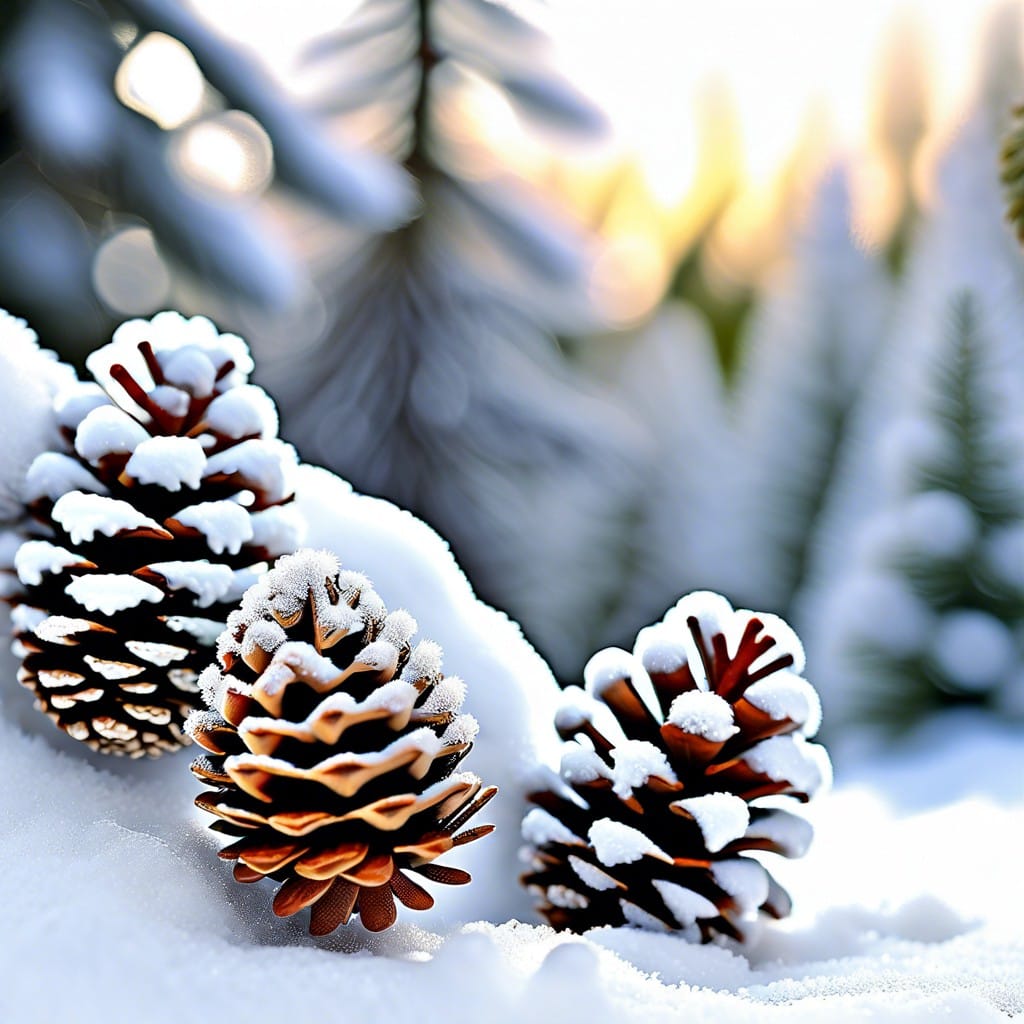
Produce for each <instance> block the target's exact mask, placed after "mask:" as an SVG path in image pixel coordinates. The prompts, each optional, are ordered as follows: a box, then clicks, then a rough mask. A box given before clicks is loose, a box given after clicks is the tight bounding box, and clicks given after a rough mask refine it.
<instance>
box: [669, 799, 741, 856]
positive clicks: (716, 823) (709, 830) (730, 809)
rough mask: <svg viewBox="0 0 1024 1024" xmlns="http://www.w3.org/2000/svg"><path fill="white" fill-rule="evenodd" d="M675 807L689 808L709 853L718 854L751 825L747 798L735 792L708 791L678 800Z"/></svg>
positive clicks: (688, 812)
mask: <svg viewBox="0 0 1024 1024" xmlns="http://www.w3.org/2000/svg"><path fill="white" fill-rule="evenodd" d="M672 806H673V807H678V808H680V809H681V810H684V811H686V813H687V814H689V815H690V816H691V817H692V818H693V820H694V821H695V822H697V826H698V828H699V829H700V831H701V835H703V837H704V845H705V846H706V847H707V849H708V852H709V853H718V851H719V850H721V849H722V848H723V847H725V846H727V845H728V844H729V843H731V842H732V841H733V840H734V839H739V838H740V837H741V836H743V835H744V834H745V833H746V831H747V826H748V825H749V824H750V808H749V807H748V805H747V803H746V801H745V800H742V799H741V798H740V797H738V796H735V795H733V794H732V793H708V794H707V795H706V796H695V797H690V798H689V799H686V800H676V801H675V802H674V803H673V804H672Z"/></svg>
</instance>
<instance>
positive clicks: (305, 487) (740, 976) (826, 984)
mask: <svg viewBox="0 0 1024 1024" xmlns="http://www.w3.org/2000/svg"><path fill="white" fill-rule="evenodd" d="M299 502H300V503H301V504H302V506H303V507H304V508H305V510H306V511H307V512H308V513H312V514H313V517H314V520H315V521H314V524H313V526H314V531H315V532H317V537H316V541H315V542H316V543H318V544H328V543H331V542H334V543H333V545H332V546H335V548H336V550H339V553H340V555H341V557H342V559H343V561H344V562H345V564H347V565H353V566H354V565H358V566H359V567H360V568H361V569H364V570H365V571H366V572H367V574H368V575H369V576H370V577H371V578H372V579H373V580H374V585H375V587H376V588H377V589H378V590H379V592H380V593H381V594H382V595H383V596H384V597H385V599H386V600H387V601H388V604H389V606H392V607H393V606H396V605H398V604H404V605H406V606H408V607H409V608H410V609H411V610H413V611H414V613H415V614H416V617H417V619H418V620H419V622H420V627H421V632H422V633H423V634H424V635H426V636H430V637H431V638H432V639H435V640H437V641H438V642H440V643H441V644H442V645H443V646H444V667H445V671H457V672H458V674H459V675H460V676H462V677H464V678H465V679H466V681H467V684H468V686H467V696H466V708H467V710H469V711H471V712H472V713H473V714H474V715H476V717H478V718H479V719H480V721H481V735H480V738H479V740H478V743H477V747H476V748H475V749H474V751H473V753H472V754H471V755H470V757H469V758H468V759H467V761H466V762H465V764H466V767H467V768H469V769H470V770H473V771H476V772H477V773H479V774H480V775H481V777H483V778H484V780H485V781H488V782H497V783H498V784H499V785H500V786H502V793H501V794H500V795H499V797H498V798H496V799H495V800H494V801H492V803H491V804H490V805H488V807H487V808H486V810H485V811H484V812H483V813H482V814H481V815H480V820H486V821H498V822H499V824H502V823H504V824H502V827H501V828H500V830H499V831H498V832H497V833H495V834H494V835H493V836H490V837H487V838H486V839H483V840H481V841H480V842H478V843H473V844H470V845H469V846H468V847H467V848H465V851H460V853H463V856H464V858H465V859H464V860H463V861H462V863H463V864H465V865H466V866H470V867H471V869H472V870H473V872H474V875H475V879H474V882H473V883H472V884H470V885H469V886H465V887H461V888H459V889H455V888H450V887H439V886H432V889H433V890H434V891H435V894H436V895H437V897H438V907H437V912H436V913H435V914H434V915H433V916H432V917H428V915H425V914H420V915H414V914H411V913H410V914H404V913H403V915H402V916H401V918H400V921H399V924H398V925H396V926H395V927H394V928H393V929H391V930H390V931H388V932H386V933H384V934H382V935H380V936H371V935H368V934H367V933H366V932H364V931H363V930H362V928H361V927H360V926H359V925H358V924H354V925H352V926H350V927H349V928H346V929H342V930H340V931H338V932H336V933H334V934H333V935H331V936H329V937H326V938H324V939H312V938H310V937H309V936H307V935H306V934H305V924H306V922H305V920H304V916H305V915H298V916H297V917H296V918H289V919H285V920H281V919H277V918H275V917H274V915H273V914H272V913H271V912H270V896H271V892H272V889H273V886H272V885H271V884H269V883H268V884H260V885H255V886H243V885H238V884H236V883H234V882H233V881H232V880H231V878H230V872H229V871H228V870H227V869H226V868H225V865H224V864H223V863H222V862H220V861H219V860H218V859H217V857H216V855H215V851H216V849H217V848H218V847H219V845H220V842H219V841H218V838H217V837H216V836H215V835H214V834H213V833H210V832H209V831H208V830H207V829H206V828H205V823H206V816H205V815H202V814H201V813H200V812H199V811H198V810H197V809H195V808H194V807H193V805H192V800H193V797H194V796H195V795H196V793H197V792H198V790H199V787H198V786H197V784H196V782H195V780H194V779H193V778H192V776H191V774H190V773H189V772H188V770H187V763H188V760H189V756H188V754H187V753H186V754H183V755H181V756H168V757H165V758H162V759H160V760H159V761H156V762H153V763H148V762H147V763H141V764H140V763H138V762H121V761H114V760H113V759H110V758H101V757H99V756H96V755H92V754H90V753H89V752H88V751H86V750H85V749H84V748H83V747H82V745H81V744H77V743H75V742H74V741H72V740H70V739H69V738H67V737H65V736H63V735H62V734H60V733H59V732H58V731H57V730H55V729H54V728H53V727H52V726H51V725H50V723H49V722H47V721H46V720H45V718H43V716H41V715H39V714H38V712H36V711H35V710H34V709H33V708H32V702H31V700H30V699H29V698H28V695H27V694H26V693H24V691H22V689H21V688H20V687H19V686H18V685H17V684H16V683H15V681H14V673H15V664H14V662H13V659H10V658H8V659H7V660H6V661H5V663H4V665H5V669H6V671H5V672H4V682H3V684H2V685H0V771H2V773H3V778H4V780H5V785H4V786H3V788H2V790H0V809H2V813H0V821H2V822H3V823H4V824H3V826H2V827H0V861H2V863H3V864H4V866H5V867H4V871H3V873H2V874H0V898H2V900H3V906H4V907H5V920H6V922H7V931H6V937H7V941H6V942H5V947H4V984H3V986H2V987H0V1019H3V1020H11V1021H22V1020H32V1019H38V1018H39V1012H40V1007H41V1003H40V992H41V991H45V993H46V995H45V1015H46V1019H58V1020H74V1021H75V1022H76V1024H100V1022H103V1021H108V1020H110V1019H111V1013H112V1010H111V1006H112V999H115V998H116V1000H117V1005H127V1004H129V1003H130V1004H134V1005H138V1006H144V1007H145V1016H146V1020H147V1022H152V1024H165V1022H166V1024H172V1022H173V1024H180V1022H183V1021H184V1022H192V1021H197V1022H198V1021H199V1020H208V1019H252V1020H257V1019H263V1018H268V1019H269V1018H272V1017H277V1016H282V1017H287V1019H288V1020H289V1021H290V1022H292V1024H306V1022H308V1024H314V1022H316V1024H320V1022H324V1021H333V1020H337V1019H339V1016H340V1013H341V1011H340V1009H339V998H343V1001H344V1007H343V1008H344V1017H345V1019H351V1020H359V1021H361V1022H365V1024H384V1022H389V1024H394V1022H397V1024H405V1022H409V1024H413V1022H415V1024H435V1022H436V1024H463V1022H465V1024H469V1022H478V1021H480V1020H482V1019H487V1020H489V1021H494V1022H495V1024H513V1022H515V1024H519V1022H521V1021H522V1020H523V1019H536V1020H543V1021H548V1020H550V1021H559V1022H562V1021H564V1022H582V1021H586V1022H587V1024H595V1022H602V1024H603V1022H608V1024H613V1022H614V1024H663V1022H664V1024H669V1022H674V1021H678V1020H680V1019H686V1020H692V1021H696V1022H715V1024H747V1022H754V1024H760V1022H765V1024H776V1022H781V1021H785V1022H787V1024H789V1022H792V1024H817V1022H820V1021H822V1020H828V1021H830V1024H846V1022H850V1024H852V1022H860V1021H863V1020H865V1019H871V1020H872V1021H873V1022H881V1024H889V1022H893V1024H904V1022H910V1024H915V1022H924V1021H931V1020H935V1019H945V1020H955V1021H957V1022H958V1024H989V1022H992V1024H995V1022H1002V1021H1005V1020H1006V1019H1007V1016H1006V1014H1008V1013H1018V1014H1019V1013H1022V1012H1024V980H1022V979H1024V941H1022V939H1021V927H1020V924H1021V921H1022V920H1024V890H1022V887H1021V885H1020V864H1019V859H1020V852H1019V835H1020V822H1021V820H1022V817H1024V776H1022V774H1021V773H1020V772H1017V771H1011V770H1008V769H1009V767H1010V766H1013V765H1017V764H1020V763H1021V759H1022V756H1024V738H1022V736H1021V734H1020V733H1019V731H1018V732H1013V731H1011V730H1009V729H1008V728H1006V727H1004V726H1001V725H1000V724H999V723H998V721H995V720H993V719H992V718H991V717H989V718H983V717H981V716H977V717H966V716H964V717H956V718H954V717H947V718H946V719H945V720H943V721H937V722H936V723H935V725H934V726H933V727H930V728H926V729H924V730H921V731H920V732H919V733H918V734H917V735H916V736H915V737H913V738H912V739H911V740H910V741H909V742H905V743H904V745H903V746H902V747H900V748H896V747H894V745H893V744H891V743H890V742H884V743H883V742H878V743H875V744H868V743H862V744H860V745H854V746H849V745H848V747H847V749H846V750H840V751H835V753H836V761H837V764H838V765H839V780H840V781H839V785H838V787H837V789H836V790H834V791H833V793H832V794H831V795H828V796H826V797H823V798H821V799H818V800H816V801H814V802H812V804H811V805H810V806H809V808H808V810H807V812H806V813H807V814H808V816H809V817H811V818H812V819H813V822H814V825H815V828H816V836H815V842H814V844H813V846H812V848H811V850H810V852H809V853H808V855H807V857H806V858H804V859H803V860H800V861H793V862H789V861H783V860H779V859H777V858H772V861H771V869H772V871H773V873H775V874H776V875H777V876H778V877H779V879H780V881H781V882H782V883H783V884H784V885H786V886H787V888H788V889H789V890H790V892H791V893H792V895H793V897H794V900H795V904H796V905H795V912H794V915H793V917H792V918H790V919H789V920H787V921H785V922H781V923H774V922H773V923H770V924H766V925H765V926H764V927H763V929H760V930H759V931H758V932H757V933H755V934H754V935H753V936H752V938H751V941H750V943H749V945H748V946H747V947H744V948H742V949H740V948H738V947H736V946H734V945H731V944H726V945H721V946H719V945H712V946H700V945H695V944H690V943H687V942H685V941H683V940H682V939H680V938H679V937H678V936H675V935H670V934H656V933H648V932H641V931H638V930H635V929H630V928H622V929H607V928H606V929H598V930H596V931H593V932H590V933H589V934H588V935H586V936H583V937H575V936H571V935H567V934H564V933H555V932H553V931H551V930H550V929H549V928H547V927H545V926H543V925H540V924H536V923H519V922H517V921H515V920H508V918H509V917H511V916H513V915H516V914H518V915H519V916H520V917H521V918H522V919H523V921H525V922H535V921H536V919H535V918H534V917H533V916H532V915H530V914H529V912H528V911H527V910H526V909H525V907H526V906H528V905H529V904H530V903H531V902H532V900H531V899H530V898H529V897H528V896H526V895H524V894H520V892H519V890H518V887H517V885H516V882H515V879H516V875H517V874H518V872H519V870H521V865H519V864H518V863H516V861H515V857H514V850H515V848H516V847H517V846H518V844H519V837H518V828H517V827H516V826H515V824H513V822H516V823H517V822H518V819H519V815H520V808H519V806H518V801H517V800H516V795H517V789H516V787H517V784H518V783H517V776H518V772H519V771H520V770H525V769H527V768H528V767H529V765H530V764H532V760H533V755H532V753H531V752H530V751H529V747H530V743H529V742H527V741H528V740H531V739H533V740H542V739H543V737H544V736H545V732H544V730H542V728H541V724H542V723H543V725H544V726H545V728H546V727H547V725H548V724H549V723H550V715H551V712H552V710H553V707H554V704H555V698H556V697H557V695H556V694H554V693H553V683H552V682H551V681H550V679H549V677H548V676H547V675H546V673H545V670H544V667H543V665H542V663H541V662H540V661H539V659H537V658H536V656H535V655H534V654H533V652H532V651H531V650H530V648H529V647H528V646H527V645H526V644H525V642H524V641H523V640H522V639H521V638H520V637H519V635H518V632H517V631H516V629H515V627H514V626H512V625H511V624H510V623H509V622H508V621H507V620H506V619H505V618H504V617H503V616H501V615H499V614H498V613H496V612H494V611H491V610H490V609H488V608H485V607H484V606H482V605H480V604H478V603H477V602H476V601H475V600H474V599H473V598H472V595H471V593H470V591H469V587H468V584H466V582H465V580H464V579H463V578H462V577H461V576H460V575H459V573H458V571H457V570H456V569H455V566H454V563H453V562H452V560H451V557H450V555H449V554H448V552H447V550H446V549H445V547H444V545H443V543H442V542H441V541H440V540H439V539H438V538H437V537H436V535H434V534H433V533H432V532H431V531H429V530H428V529H427V528H426V527H425V526H423V525H422V524H420V523H418V522H417V521H415V520H413V519H412V517H410V516H408V515H407V514H405V513H401V512H399V511H398V510H397V509H395V508H394V507H393V506H390V505H388V504H387V503H384V502H380V501H376V500H373V499H367V498H362V497H358V496H356V495H353V494H351V492H349V491H348V489H347V488H346V487H345V485H344V484H342V483H341V482H340V481H337V480H333V479H332V478H329V477H327V476H326V475H325V474H320V473H314V472H305V471H304V476H303V479H302V481H301V486H300V488H299ZM357 552H361V555H362V557H357ZM3 614H6V612H4V613H3ZM538 706H540V707H541V709H542V710H541V711H540V712H538ZM535 712H538V714H537V719H536V721H534V720H532V719H531V715H533V714H534V713H535ZM552 742H553V741H552ZM542 745H543V744H542ZM775 824H776V825H778V824H779V822H776V823H775ZM762 830H764V829H763V828H762ZM781 830H782V831H785V828H784V827H782V829H781ZM474 848H475V851H474ZM510 850H511V851H513V855H512V856H511V857H510V856H509V855H508V854H509V851H510ZM469 851H474V852H475V854H476V862H475V863H474V864H470V863H469V857H468V855H467V854H468V852H469ZM445 862H447V863H454V862H455V861H454V858H451V857H446V858H445ZM729 863H731V862H729ZM721 881H722V884H723V885H729V886H732V887H733V888H737V889H739V888H741V887H742V886H744V885H752V881H751V880H750V879H747V880H746V881H744V880H742V879H740V878H738V877H733V878H731V879H726V878H725V877H724V876H723V878H722V879H721ZM487 918H491V920H492V921H493V922H494V923H488V921H487V920H486V919H487ZM461 922H466V923H461ZM425 928H430V929H433V930H424V929H425ZM55 964H57V965H59V968H60V970H59V978H60V984H53V983H52V982H53V979H54V975H53V965H55ZM126 964H130V965H131V966H130V969H126V967H125V965H126ZM297 992H301V993H302V996H301V998H296V993H297ZM339 993H341V994H343V995H342V996H341V997H339Z"/></svg>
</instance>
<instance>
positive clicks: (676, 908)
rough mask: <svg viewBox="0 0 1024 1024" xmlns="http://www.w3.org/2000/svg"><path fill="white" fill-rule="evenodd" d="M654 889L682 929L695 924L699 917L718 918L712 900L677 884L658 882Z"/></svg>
mask: <svg viewBox="0 0 1024 1024" xmlns="http://www.w3.org/2000/svg"><path fill="white" fill-rule="evenodd" d="M654 888H655V889H657V890H658V893H659V895H660V896H661V898H662V899H663V900H664V901H665V906H666V907H668V909H669V910H670V911H671V912H672V916H673V917H674V918H675V919H676V920H677V921H678V922H679V924H680V925H681V926H682V927H684V928H685V927H686V926H687V925H691V924H693V923H694V922H695V921H696V920H697V918H699V917H718V909H717V908H716V907H715V905H714V903H712V902H711V900H709V899H706V898H705V897H703V896H701V895H700V894H699V893H696V892H694V891H693V890H692V889H687V888H685V887H684V886H681V885H676V883H675V882H665V881H661V880H659V881H656V882H655V883H654Z"/></svg>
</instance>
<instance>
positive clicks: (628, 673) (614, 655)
mask: <svg viewBox="0 0 1024 1024" xmlns="http://www.w3.org/2000/svg"><path fill="white" fill-rule="evenodd" d="M636 675H637V665H636V660H635V659H634V658H633V655H631V654H630V653H629V652H628V651H624V650H622V649H621V648H619V647H606V648H605V649H604V650H601V651H598V652H597V654H595V655H593V657H591V659H590V661H588V662H587V664H586V666H585V667H584V669H583V679H584V682H585V684H586V691H587V693H588V694H589V695H590V696H591V697H596V698H598V699H600V698H601V696H602V694H603V693H604V691H605V690H607V689H608V687H610V686H614V685H615V684H616V683H617V682H618V681H619V680H620V679H630V680H632V679H634V678H635V677H636Z"/></svg>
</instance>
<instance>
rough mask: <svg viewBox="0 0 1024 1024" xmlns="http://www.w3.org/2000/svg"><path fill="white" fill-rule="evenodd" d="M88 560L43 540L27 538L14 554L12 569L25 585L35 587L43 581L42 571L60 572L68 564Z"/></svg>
mask: <svg viewBox="0 0 1024 1024" xmlns="http://www.w3.org/2000/svg"><path fill="white" fill-rule="evenodd" d="M88 561H89V560H88V559H87V558H85V557H84V556H83V555H79V554H76V553H75V552H74V551H68V549H67V548H62V547H59V546H58V545H56V544H51V543H50V542H49V541H45V540H28V541H25V543H24V544H22V545H21V546H20V547H19V548H18V552H17V554H16V555H15V556H14V570H15V572H17V574H18V579H19V580H21V582H22V583H24V584H25V586H28V587H35V586H38V585H39V584H40V583H42V582H43V574H44V573H54V572H60V570H61V569H65V568H67V566H69V565H81V564H82V563H83V562H88Z"/></svg>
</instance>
